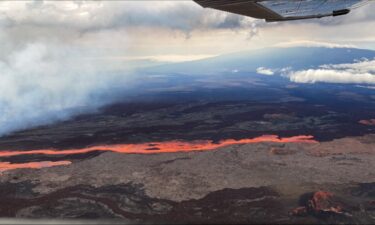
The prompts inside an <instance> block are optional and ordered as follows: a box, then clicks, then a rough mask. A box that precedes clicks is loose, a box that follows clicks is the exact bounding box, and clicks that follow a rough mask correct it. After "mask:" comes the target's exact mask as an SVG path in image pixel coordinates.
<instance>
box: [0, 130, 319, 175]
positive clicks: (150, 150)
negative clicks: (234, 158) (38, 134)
mask: <svg viewBox="0 0 375 225" xmlns="http://www.w3.org/2000/svg"><path fill="white" fill-rule="evenodd" d="M313 138H314V137H313V136H305V135H301V136H294V137H289V138H279V137H278V136H276V135H264V136H260V137H256V138H248V139H241V140H234V139H227V140H223V141H221V142H219V143H214V142H212V141H208V140H201V141H191V142H187V141H166V142H151V143H142V144H117V145H98V146H92V147H87V148H80V149H66V150H56V149H38V150H31V151H1V152H0V157H11V156H19V155H38V154H40V155H74V154H84V153H89V152H93V151H109V152H117V153H124V154H160V153H177V152H193V151H209V150H214V149H217V148H220V147H225V146H229V145H236V144H254V143H262V142H274V143H310V144H314V143H317V141H315V140H314V139H313ZM68 164H70V162H68V161H61V162H33V163H24V164H10V163H0V171H4V170H9V169H18V168H42V167H50V166H57V165H68Z"/></svg>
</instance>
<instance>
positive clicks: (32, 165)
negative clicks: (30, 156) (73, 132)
mask: <svg viewBox="0 0 375 225" xmlns="http://www.w3.org/2000/svg"><path fill="white" fill-rule="evenodd" d="M71 163H72V162H70V161H57V162H50V161H46V162H29V163H13V164H11V163H9V162H0V172H4V171H7V170H15V169H40V168H45V167H53V166H66V165H69V164H71Z"/></svg>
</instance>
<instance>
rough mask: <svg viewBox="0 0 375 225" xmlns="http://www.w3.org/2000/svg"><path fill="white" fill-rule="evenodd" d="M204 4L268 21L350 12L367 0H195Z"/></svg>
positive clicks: (320, 16) (339, 14) (207, 6)
mask: <svg viewBox="0 0 375 225" xmlns="http://www.w3.org/2000/svg"><path fill="white" fill-rule="evenodd" d="M194 1H195V2H196V3H198V4H199V5H201V6H203V7H205V8H213V9H218V10H222V11H226V12H231V13H236V14H240V15H244V16H250V17H254V18H258V19H265V20H266V21H267V22H274V21H287V20H301V19H312V18H322V17H327V16H341V15H345V14H348V13H349V12H350V10H351V9H354V8H357V7H360V6H362V5H364V4H366V3H367V2H368V0H194Z"/></svg>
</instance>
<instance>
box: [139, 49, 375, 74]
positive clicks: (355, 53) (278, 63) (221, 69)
mask: <svg viewBox="0 0 375 225" xmlns="http://www.w3.org/2000/svg"><path fill="white" fill-rule="evenodd" d="M363 58H367V59H373V58H375V51H374V50H367V49H358V48H326V47H291V48H264V49H258V50H253V51H246V52H238V53H232V54H227V55H222V56H217V57H213V58H207V59H203V60H197V61H190V62H182V63H174V64H166V65H160V66H155V67H150V68H147V69H145V70H144V71H145V72H150V73H183V74H192V75H194V74H197V75H198V74H214V73H226V72H232V71H242V72H255V71H256V69H257V68H259V67H267V68H272V69H281V68H286V67H292V68H293V69H308V68H316V67H318V66H320V65H324V64H340V63H352V62H354V61H355V60H361V59H363Z"/></svg>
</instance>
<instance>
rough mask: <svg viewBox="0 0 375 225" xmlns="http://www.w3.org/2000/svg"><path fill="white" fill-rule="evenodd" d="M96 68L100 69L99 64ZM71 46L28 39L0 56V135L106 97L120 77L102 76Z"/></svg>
mask: <svg viewBox="0 0 375 225" xmlns="http://www.w3.org/2000/svg"><path fill="white" fill-rule="evenodd" d="M98 67H99V68H98ZM100 71H101V70H100V66H99V65H97V66H93V65H91V64H90V62H89V61H87V60H85V59H84V56H83V55H81V54H80V53H79V52H77V51H76V50H74V49H71V48H69V47H66V46H61V45H56V44H49V45H46V44H41V43H30V44H27V45H26V46H25V47H24V48H21V49H20V50H15V51H12V52H10V54H9V55H7V56H3V57H2V58H1V60H0V78H1V82H0V135H4V134H6V133H8V132H11V131H14V130H18V129H23V128H28V127H31V126H35V125H41V124H47V123H49V122H52V121H56V120H63V119H66V118H68V117H70V116H72V115H74V114H76V113H82V112H84V111H87V110H93V109H95V108H96V107H98V106H100V105H103V104H104V103H106V102H108V101H110V99H109V96H108V94H107V91H108V88H109V87H113V85H114V84H116V85H121V84H125V76H124V75H115V74H112V75H111V74H108V73H106V74H104V73H101V72H100Z"/></svg>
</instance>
